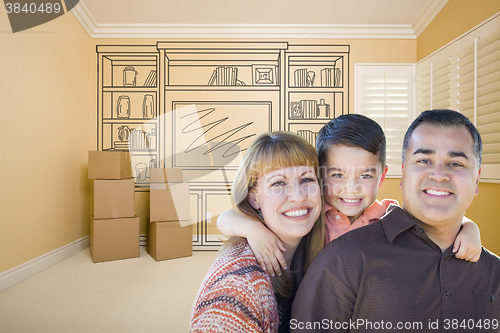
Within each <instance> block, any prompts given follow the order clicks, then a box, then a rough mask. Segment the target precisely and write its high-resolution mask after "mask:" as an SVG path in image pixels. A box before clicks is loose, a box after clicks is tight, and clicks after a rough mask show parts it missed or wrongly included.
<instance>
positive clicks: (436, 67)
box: [417, 47, 452, 112]
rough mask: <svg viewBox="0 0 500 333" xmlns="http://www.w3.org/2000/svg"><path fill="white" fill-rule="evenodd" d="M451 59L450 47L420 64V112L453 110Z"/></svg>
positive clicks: (418, 82)
mask: <svg viewBox="0 0 500 333" xmlns="http://www.w3.org/2000/svg"><path fill="white" fill-rule="evenodd" d="M451 59H452V58H451V47H448V48H445V49H443V50H441V51H440V52H439V53H436V54H435V55H433V56H431V57H429V58H427V59H426V60H425V61H423V62H421V63H419V64H418V66H417V72H418V74H417V108H418V111H419V112H422V111H425V110H430V109H450V108H451V100H452V98H451V93H452V90H451V83H452V75H451V71H452V66H451Z"/></svg>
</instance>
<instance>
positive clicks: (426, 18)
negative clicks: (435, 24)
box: [411, 0, 448, 38]
mask: <svg viewBox="0 0 500 333" xmlns="http://www.w3.org/2000/svg"><path fill="white" fill-rule="evenodd" d="M447 3H448V0H432V1H431V2H429V4H428V5H427V7H425V9H424V10H423V11H422V13H420V15H419V16H418V17H417V18H416V19H415V21H414V22H413V24H412V25H411V26H412V27H413V30H414V31H415V36H416V37H417V38H418V36H420V34H421V33H422V32H424V30H425V29H426V28H427V26H428V25H429V24H430V23H431V22H432V20H434V18H435V17H436V16H437V14H439V12H440V11H441V9H443V7H444V6H445V5H446V4H447Z"/></svg>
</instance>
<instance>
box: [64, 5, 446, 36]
mask: <svg viewBox="0 0 500 333" xmlns="http://www.w3.org/2000/svg"><path fill="white" fill-rule="evenodd" d="M447 1H448V0H343V1H340V0H308V1H303V0H253V1H248V0H210V1H207V0H182V1H181V0H176V1H173V0H140V1H139V0H80V1H79V4H78V5H77V6H76V7H75V8H74V9H73V10H72V12H73V13H74V14H75V16H76V17H77V19H78V20H79V21H80V23H81V24H82V26H83V27H84V28H85V30H86V31H87V32H88V33H89V35H90V36H91V37H93V38H103V37H104V38H106V37H111V38H124V37H132V38H136V37H140V38H145V37H151V38H157V37H162V38H178V37H182V38H207V37H212V38H231V37H235V38H242V37H243V38H248V37H250V38H251V37H256V38H262V37H288V38H302V37H304V38H311V37H312V38H314V37H320V38H405V39H407V38H416V37H418V35H419V34H420V33H421V32H422V31H423V30H424V29H425V27H426V26H427V25H428V24H429V23H430V21H432V19H433V18H434V17H435V16H436V15H437V13H438V12H439V11H440V10H441V9H442V8H443V7H444V5H445V4H446V2H447Z"/></svg>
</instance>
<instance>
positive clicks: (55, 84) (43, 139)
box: [0, 11, 90, 272]
mask: <svg viewBox="0 0 500 333" xmlns="http://www.w3.org/2000/svg"><path fill="white" fill-rule="evenodd" d="M0 31H1V33H0V45H1V51H0V63H1V64H2V71H1V75H0V91H1V98H0V105H1V106H0V123H1V124H2V130H1V131H0V174H1V175H2V182H1V185H0V188H1V191H0V205H1V208H0V211H1V215H0V216H1V217H0V230H2V232H1V233H0V253H2V255H1V256H0V272H3V271H6V270H8V269H10V268H13V267H16V266H18V265H20V264H22V263H25V262H27V261H29V260H31V259H34V258H36V257H38V256H41V255H43V254H46V253H48V252H50V251H52V250H55V249H57V248H60V247H62V246H64V245H66V244H69V243H71V242H73V241H75V240H78V239H80V238H82V237H84V236H86V235H88V234H89V208H88V185H87V180H86V178H87V175H86V173H87V151H88V149H89V130H90V117H89V109H90V102H89V96H90V74H89V73H90V72H89V71H90V61H89V46H90V37H89V36H88V35H87V33H86V32H85V31H84V30H83V28H82V27H81V25H80V24H79V23H78V21H77V20H76V19H75V17H74V16H73V15H72V14H68V15H63V16H62V17H60V18H58V19H56V20H53V21H51V22H48V23H46V24H44V25H41V26H39V27H36V28H33V29H30V30H27V31H25V32H19V33H16V34H12V32H11V29H10V25H9V21H8V18H7V14H6V13H5V11H2V13H0Z"/></svg>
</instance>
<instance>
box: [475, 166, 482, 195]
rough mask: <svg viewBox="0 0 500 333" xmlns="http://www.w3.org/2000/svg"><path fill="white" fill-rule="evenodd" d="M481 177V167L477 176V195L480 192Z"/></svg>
mask: <svg viewBox="0 0 500 333" xmlns="http://www.w3.org/2000/svg"><path fill="white" fill-rule="evenodd" d="M480 178H481V169H479V171H478V172H477V177H476V192H475V193H474V195H477V194H478V193H479V179H480Z"/></svg>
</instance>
